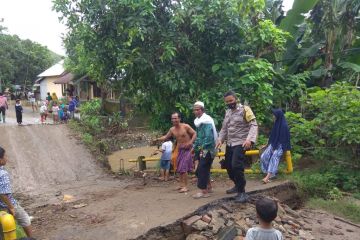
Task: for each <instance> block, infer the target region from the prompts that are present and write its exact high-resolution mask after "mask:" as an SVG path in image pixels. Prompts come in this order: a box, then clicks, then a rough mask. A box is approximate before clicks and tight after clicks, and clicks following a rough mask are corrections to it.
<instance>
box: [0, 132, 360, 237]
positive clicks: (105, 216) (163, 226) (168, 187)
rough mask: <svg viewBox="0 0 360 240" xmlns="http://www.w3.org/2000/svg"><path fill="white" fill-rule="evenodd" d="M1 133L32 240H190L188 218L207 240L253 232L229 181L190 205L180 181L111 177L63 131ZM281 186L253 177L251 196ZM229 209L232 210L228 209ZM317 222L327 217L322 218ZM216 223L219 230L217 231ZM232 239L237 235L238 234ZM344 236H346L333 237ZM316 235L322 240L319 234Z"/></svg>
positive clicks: (288, 196) (248, 210)
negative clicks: (225, 233) (233, 198)
mask: <svg viewBox="0 0 360 240" xmlns="http://www.w3.org/2000/svg"><path fill="white" fill-rule="evenodd" d="M0 132H1V134H0V143H1V146H2V147H4V148H5V149H6V151H7V155H8V159H9V160H8V163H7V165H6V168H7V169H8V170H9V172H10V174H11V177H12V179H11V180H12V183H13V187H14V192H15V193H16V194H15V196H16V197H17V198H18V199H19V201H20V203H21V205H22V206H23V207H25V209H26V210H27V211H28V212H29V214H30V215H31V216H32V217H33V221H32V224H33V227H34V236H35V237H36V238H37V239H51V240H60V239H61V240H63V239H79V240H80V239H81V240H84V239H92V240H97V239H108V240H112V239H114V240H115V239H116V240H117V239H134V238H138V239H186V237H188V235H186V234H185V232H184V231H183V228H182V222H183V221H184V220H185V218H184V216H186V218H189V217H191V216H193V215H198V216H201V221H204V223H203V222H198V223H196V224H198V225H199V226H197V228H199V229H203V230H196V231H194V230H193V229H192V224H188V225H189V227H190V231H191V233H193V234H200V235H201V236H203V234H204V233H205V235H206V234H210V232H211V234H212V235H211V236H210V235H209V238H210V237H215V236H218V234H220V233H221V232H223V231H224V230H225V228H224V226H227V227H231V226H234V224H238V223H242V221H245V223H246V224H247V225H246V226H247V227H249V226H250V225H252V224H254V223H255V222H256V219H255V218H254V212H253V207H252V205H251V204H247V205H244V206H242V207H241V206H238V205H232V204H231V201H230V200H228V199H224V200H219V199H222V198H224V197H227V196H226V195H225V190H226V189H228V188H230V187H232V183H231V182H230V181H228V180H224V179H215V182H214V193H213V194H212V196H211V197H210V198H206V199H205V198H203V199H193V198H192V197H191V195H192V194H194V193H195V192H197V188H196V186H195V185H191V186H190V192H189V193H182V194H180V193H178V192H177V191H175V190H174V189H175V188H176V186H177V184H178V183H177V182H176V181H171V182H166V183H164V182H158V181H156V180H154V179H152V178H147V179H146V181H145V182H144V181H143V179H142V178H134V177H131V176H126V177H115V176H114V175H112V174H109V173H108V172H107V171H106V170H104V168H103V167H102V166H100V164H98V162H97V160H96V159H95V158H94V157H93V156H92V155H91V154H90V153H89V151H88V150H87V149H86V148H85V147H84V146H83V145H82V144H81V143H80V142H79V141H78V140H76V139H75V138H74V137H72V134H71V132H70V130H69V129H68V128H67V126H65V125H31V126H22V127H18V126H9V125H8V126H0ZM283 183H284V182H282V181H274V182H272V183H270V184H266V185H263V184H261V183H260V181H259V180H257V179H253V180H252V179H250V176H248V184H247V190H248V191H255V192H257V191H263V190H264V189H267V188H270V189H272V187H274V186H279V185H281V186H282V184H283ZM279 189H280V190H281V189H283V190H282V191H280V190H279ZM269 191H270V190H269ZM271 191H275V193H276V192H278V193H280V192H282V195H281V194H280V195H281V197H280V195H279V194H275V193H274V192H273V193H271ZM271 191H270V192H263V193H262V194H266V195H267V194H269V195H272V196H275V197H276V198H278V199H280V200H281V201H282V202H283V203H287V204H289V206H291V207H293V206H296V204H297V202H298V201H297V200H296V198H294V196H293V194H292V192H294V188H293V186H289V185H286V184H285V187H283V188H282V187H279V188H276V189H273V190H271ZM225 205H226V206H228V207H225V209H224V207H223V206H225ZM227 208H229V209H233V210H232V211H233V213H231V212H226V211H228V210H227ZM199 209H200V210H199ZM217 209H222V210H221V211H223V212H222V214H224V215H220V213H219V214H217V213H216V211H217ZM284 209H285V208H284ZM238 210H239V211H240V212H243V213H244V214H245V215H244V218H242V219H243V220H241V218H239V217H238V216H231V214H234V213H236V212H237V211H238ZM285 210H286V209H285ZM211 211H215V212H211ZM205 214H206V215H207V217H206V216H204V215H205ZM304 214H309V219H307V220H308V221H310V223H312V221H313V219H312V216H311V214H312V213H306V212H305V213H304ZM228 215H229V216H228ZM241 216H242V215H241ZM316 216H321V217H324V215H320V214H317V215H316ZM280 217H281V216H280ZM215 219H216V222H217V225H214V224H215ZM221 219H223V220H221ZM295 219H296V218H295ZM314 219H315V218H314ZM288 220H289V219H287V218H284V219H281V221H280V222H279V225H280V224H281V225H283V227H284V228H285V230H287V231H288V232H289V234H290V235H291V233H292V232H293V233H295V234H298V232H299V234H300V230H301V231H309V230H306V229H305V228H299V229H298V232H297V230H296V229H287V228H288V226H287V225H286V224H288V225H291V224H289V222H288ZM290 220H291V219H290ZM285 221H287V222H285ZM322 221H323V222H322V224H319V223H317V224H316V227H319V228H320V227H321V228H320V230H319V231H318V232H320V231H322V232H326V233H331V234H332V235H329V236H330V237H326V239H340V238H331V237H333V236H341V239H346V237H347V235H346V234H351V232H350V231H354V232H356V231H355V229H354V227H353V228H351V227H349V226H343V225H341V223H336V224H338V225H339V227H341V229H340V228H335V227H334V225H335V224H332V226H328V225H327V223H326V222H325V221H324V220H322ZM293 222H294V223H295V224H298V225H299V223H297V222H296V221H293ZM304 222H305V223H307V222H306V221H305V220H304ZM170 223H171V224H170ZM231 223H233V224H231ZM310 223H307V224H309V225H311V224H310ZM169 224H170V225H169ZM174 224H175V225H174ZM238 225H239V226H242V225H241V224H238ZM169 226H170V227H171V226H173V227H171V228H169ZM209 226H211V227H209ZM306 226H307V225H306ZM314 226H315V224H313V231H314ZM215 230H218V231H215ZM235 230H236V234H239V233H240V230H241V234H244V231H245V230H246V229H245V228H244V226H243V228H241V227H240V230H239V228H236V229H235ZM173 231H175V232H176V233H177V234H176V236H175V237H174V235H171V233H172V232H173ZM229 231H230V232H234V229H232V230H229ZM202 232H204V233H202ZM215 232H216V233H215ZM340 233H344V235H334V234H340ZM232 234H233V233H232ZM205 235H204V236H205ZM312 235H313V236H315V238H316V239H320V238H317V235H316V234H315V233H312ZM294 236H295V235H294ZM205 237H206V236H205ZM356 237H357V236H355V237H354V238H349V239H356ZM195 239H197V238H195ZM324 239H325V238H324Z"/></svg>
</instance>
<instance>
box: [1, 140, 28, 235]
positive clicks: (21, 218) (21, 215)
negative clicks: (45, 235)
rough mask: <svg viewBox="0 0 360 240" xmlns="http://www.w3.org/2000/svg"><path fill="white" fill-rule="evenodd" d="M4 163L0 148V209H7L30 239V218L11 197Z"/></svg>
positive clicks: (5, 159)
mask: <svg viewBox="0 0 360 240" xmlns="http://www.w3.org/2000/svg"><path fill="white" fill-rule="evenodd" d="M6 162H7V157H6V155H5V150H4V149H3V148H2V147H0V208H2V209H8V211H9V213H10V214H12V215H13V216H14V217H15V219H16V221H17V223H18V224H19V225H20V226H22V227H23V228H24V231H25V233H26V235H27V236H28V237H31V235H32V234H31V232H32V231H31V222H30V217H29V215H28V214H27V213H26V211H25V210H24V209H23V208H22V207H21V206H20V204H19V203H17V202H16V200H15V198H14V197H13V195H12V192H11V185H10V177H9V173H8V172H7V171H6V170H5V168H4V166H5V164H6Z"/></svg>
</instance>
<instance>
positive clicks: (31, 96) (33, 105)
mask: <svg viewBox="0 0 360 240" xmlns="http://www.w3.org/2000/svg"><path fill="white" fill-rule="evenodd" d="M28 99H29V102H30V104H31V108H32V110H33V112H35V110H36V111H37V110H38V107H37V104H36V99H35V94H34V93H33V92H28Z"/></svg>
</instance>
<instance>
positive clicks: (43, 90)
mask: <svg viewBox="0 0 360 240" xmlns="http://www.w3.org/2000/svg"><path fill="white" fill-rule="evenodd" d="M57 78H58V77H56V76H55V77H46V78H45V79H43V80H42V81H41V82H40V98H41V100H45V99H46V96H47V93H48V92H49V93H50V94H52V93H53V92H54V93H56V96H57V97H58V98H62V97H64V96H63V94H62V91H61V84H55V83H54V81H55V80H56V79H57Z"/></svg>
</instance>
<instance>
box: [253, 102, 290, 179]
mask: <svg viewBox="0 0 360 240" xmlns="http://www.w3.org/2000/svg"><path fill="white" fill-rule="evenodd" d="M272 113H273V115H274V116H275V123H274V126H273V128H272V129H271V133H270V138H269V142H268V145H267V147H266V149H265V151H264V152H263V153H262V154H261V157H260V160H261V170H262V172H263V173H266V177H265V178H264V179H263V180H262V181H263V183H268V182H270V178H274V177H275V175H276V173H277V171H278V165H279V161H280V159H281V157H282V155H283V153H284V152H286V151H288V150H290V148H291V146H290V131H289V126H288V124H287V122H286V119H285V115H284V112H283V110H282V109H281V108H279V109H273V110H272Z"/></svg>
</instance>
